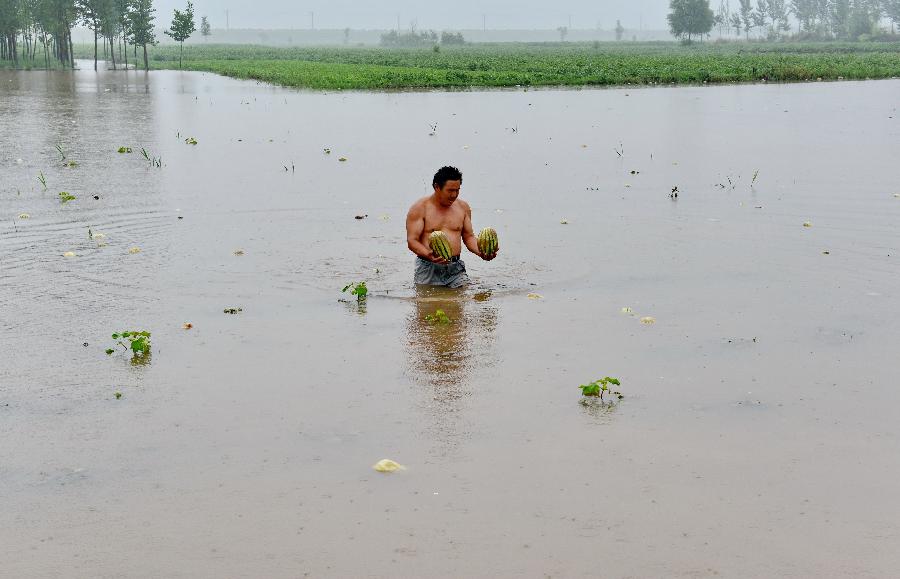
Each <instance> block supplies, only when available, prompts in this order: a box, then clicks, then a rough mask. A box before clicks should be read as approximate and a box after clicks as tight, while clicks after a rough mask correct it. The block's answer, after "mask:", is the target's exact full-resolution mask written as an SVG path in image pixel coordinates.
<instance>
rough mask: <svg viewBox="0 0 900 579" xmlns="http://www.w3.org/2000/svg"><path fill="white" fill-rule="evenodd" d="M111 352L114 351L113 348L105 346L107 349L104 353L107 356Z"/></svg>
mask: <svg viewBox="0 0 900 579" xmlns="http://www.w3.org/2000/svg"><path fill="white" fill-rule="evenodd" d="M113 352H115V350H113V349H112V348H107V350H106V355H107V356H109V355H111V354H112V353H113Z"/></svg>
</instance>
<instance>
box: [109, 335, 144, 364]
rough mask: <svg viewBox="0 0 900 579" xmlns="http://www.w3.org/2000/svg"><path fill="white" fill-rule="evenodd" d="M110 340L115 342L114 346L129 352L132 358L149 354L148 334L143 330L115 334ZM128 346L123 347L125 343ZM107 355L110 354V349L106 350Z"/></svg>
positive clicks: (111, 351)
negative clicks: (116, 345)
mask: <svg viewBox="0 0 900 579" xmlns="http://www.w3.org/2000/svg"><path fill="white" fill-rule="evenodd" d="M112 339H113V340H116V344H118V345H119V346H122V348H123V349H124V350H125V351H126V352H128V351H131V353H132V356H133V357H134V356H145V355H148V354H149V353H150V332H145V331H143V330H128V331H124V332H116V333H115V334H113V335H112ZM126 341H127V342H128V345H125V342H126ZM106 353H107V354H112V353H113V350H112V348H110V349H108V350H106Z"/></svg>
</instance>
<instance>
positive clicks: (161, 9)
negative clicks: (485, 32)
mask: <svg viewBox="0 0 900 579" xmlns="http://www.w3.org/2000/svg"><path fill="white" fill-rule="evenodd" d="M186 3H187V0H155V2H154V5H155V6H156V9H157V12H156V14H157V25H158V26H162V27H165V26H166V25H167V24H168V22H170V21H171V19H172V9H173V8H176V7H177V8H181V7H183V6H184V5H185V4H186ZM668 4H669V2H668V0H550V1H548V0H543V1H538V0H450V1H445V2H427V1H426V2H423V1H421V0H420V1H418V2H416V1H413V0H369V1H365V0H321V1H320V0H312V1H297V0H254V1H253V2H247V1H246V0H242V1H237V0H196V1H195V2H194V11H195V13H196V15H197V20H198V22H199V20H200V18H199V17H200V16H202V15H206V16H208V17H209V22H210V24H211V25H212V27H213V28H225V10H226V9H228V11H229V20H230V25H231V28H309V27H310V12H314V13H315V27H316V28H332V29H336V28H345V27H348V26H349V27H350V28H394V27H396V26H397V15H398V14H399V16H400V23H401V26H402V27H403V28H408V27H409V23H410V21H411V20H413V19H416V20H417V21H418V27H419V28H425V29H429V28H431V29H436V30H442V29H455V28H481V25H482V15H484V17H485V18H486V22H487V27H488V28H525V29H530V28H543V29H548V28H556V27H557V26H566V25H568V24H569V18H570V17H571V19H572V20H571V22H572V28H596V27H597V25H598V23H599V25H600V26H601V27H602V28H604V29H607V30H609V29H611V28H613V27H614V26H615V23H616V19H617V18H618V19H621V20H622V25H623V26H625V27H626V28H631V29H638V28H640V27H641V23H642V22H643V28H644V29H656V30H660V29H665V28H666V20H665V18H666V14H667V13H668Z"/></svg>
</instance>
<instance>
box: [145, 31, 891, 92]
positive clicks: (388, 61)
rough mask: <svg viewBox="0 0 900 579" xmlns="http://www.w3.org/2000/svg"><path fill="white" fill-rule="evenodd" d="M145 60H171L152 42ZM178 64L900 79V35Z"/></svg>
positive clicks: (711, 79) (353, 83)
mask: <svg viewBox="0 0 900 579" xmlns="http://www.w3.org/2000/svg"><path fill="white" fill-rule="evenodd" d="M151 63H152V67H153V68H158V69H159V68H178V49H177V47H155V48H154V49H153V52H152V55H151ZM183 68H184V69H186V70H201V71H209V72H214V73H218V74H223V75H226V76H230V77H234V78H241V79H253V80H259V81H263V82H268V83H272V84H279V85H284V86H292V87H304V88H313V89H402V88H453V87H459V88H464V87H509V86H517V85H521V86H589V85H598V86H608V85H625V84H651V83H658V84H669V83H675V84H682V83H685V84H696V83H703V82H707V83H729V82H759V81H763V80H766V81H776V82H786V81H807V80H816V79H819V78H821V79H824V80H835V79H838V78H841V77H842V78H845V79H868V78H872V79H875V78H890V77H900V43H896V42H892V43H777V44H775V43H773V44H763V43H728V44H716V43H710V44H704V45H694V46H681V45H678V44H675V43H621V44H619V43H615V44H614V43H597V44H590V43H585V44H575V43H565V44H502V45H499V44H498V45H490V44H485V45H468V46H464V47H453V48H448V47H442V48H441V49H440V50H439V51H434V50H432V49H384V48H273V47H262V46H235V45H208V46H188V47H185V52H184V64H183Z"/></svg>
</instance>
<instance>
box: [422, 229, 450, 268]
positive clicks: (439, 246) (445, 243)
mask: <svg viewBox="0 0 900 579" xmlns="http://www.w3.org/2000/svg"><path fill="white" fill-rule="evenodd" d="M428 242H429V244H430V245H431V251H433V252H434V254H435V255H437V256H438V257H442V258H444V259H446V260H447V261H450V258H451V257H453V249H451V248H450V240H449V239H447V235H446V234H444V232H443V231H435V232H433V233H432V234H431V237H429V239H428Z"/></svg>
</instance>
